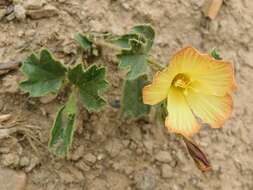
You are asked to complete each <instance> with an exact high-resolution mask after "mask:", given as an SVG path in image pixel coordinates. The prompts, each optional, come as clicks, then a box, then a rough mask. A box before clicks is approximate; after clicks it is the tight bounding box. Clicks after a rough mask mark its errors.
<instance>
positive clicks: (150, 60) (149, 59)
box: [148, 57, 165, 69]
mask: <svg viewBox="0 0 253 190" xmlns="http://www.w3.org/2000/svg"><path fill="white" fill-rule="evenodd" d="M148 63H149V64H150V65H154V66H156V67H157V68H159V69H164V68H165V66H164V65H162V64H161V63H158V62H156V61H155V60H154V59H153V58H150V57H149V58H148Z"/></svg>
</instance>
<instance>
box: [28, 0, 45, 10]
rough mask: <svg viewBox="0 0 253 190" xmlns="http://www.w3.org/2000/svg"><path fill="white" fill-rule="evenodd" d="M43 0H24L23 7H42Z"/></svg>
mask: <svg viewBox="0 0 253 190" xmlns="http://www.w3.org/2000/svg"><path fill="white" fill-rule="evenodd" d="M45 3H46V2H45V0H26V1H25V8H26V9H28V10H37V9H40V8H42V7H43V5H44V4H45Z"/></svg>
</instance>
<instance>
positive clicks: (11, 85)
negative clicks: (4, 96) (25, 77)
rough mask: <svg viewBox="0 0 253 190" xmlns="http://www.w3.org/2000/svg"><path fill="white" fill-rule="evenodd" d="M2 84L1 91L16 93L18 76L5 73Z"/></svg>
mask: <svg viewBox="0 0 253 190" xmlns="http://www.w3.org/2000/svg"><path fill="white" fill-rule="evenodd" d="M2 86H3V87H2V90H1V91H2V92H3V93H5V92H8V93H17V92H18V91H19V84H18V77H17V76H16V75H7V76H6V77H4V78H3V85H2ZM2 92H1V93H2Z"/></svg>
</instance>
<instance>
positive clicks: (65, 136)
mask: <svg viewBox="0 0 253 190" xmlns="http://www.w3.org/2000/svg"><path fill="white" fill-rule="evenodd" d="M76 104H77V100H76V95H75V94H74V93H72V94H71V95H70V97H69V99H68V102H67V103H66V105H65V106H63V107H61V108H60V110H59V112H58V113H57V116H56V119H55V122H54V125H53V128H52V130H51V133H50V140H49V144H48V147H49V150H50V151H51V152H53V153H54V154H55V155H57V156H65V155H67V153H68V151H69V148H70V146H71V144H72V139H73V135H74V131H75V120H76V112H77V105H76Z"/></svg>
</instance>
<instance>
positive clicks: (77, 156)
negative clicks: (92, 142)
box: [71, 145, 84, 161]
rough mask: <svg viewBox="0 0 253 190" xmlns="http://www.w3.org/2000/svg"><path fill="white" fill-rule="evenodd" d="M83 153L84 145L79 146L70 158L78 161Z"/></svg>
mask: <svg viewBox="0 0 253 190" xmlns="http://www.w3.org/2000/svg"><path fill="white" fill-rule="evenodd" d="M83 154H84V146H83V145H81V146H79V147H78V148H77V149H76V150H75V151H74V152H73V153H72V155H71V160H73V161H78V160H80V159H81V158H82V157H83Z"/></svg>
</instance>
